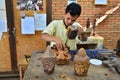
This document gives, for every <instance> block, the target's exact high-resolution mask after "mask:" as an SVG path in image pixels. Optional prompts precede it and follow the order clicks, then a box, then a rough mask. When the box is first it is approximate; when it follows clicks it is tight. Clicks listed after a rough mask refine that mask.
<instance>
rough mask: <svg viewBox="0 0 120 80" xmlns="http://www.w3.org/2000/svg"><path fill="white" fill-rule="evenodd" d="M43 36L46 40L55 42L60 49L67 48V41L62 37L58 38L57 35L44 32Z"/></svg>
mask: <svg viewBox="0 0 120 80" xmlns="http://www.w3.org/2000/svg"><path fill="white" fill-rule="evenodd" d="M42 38H43V39H44V40H46V41H50V42H51V41H52V42H55V43H56V46H57V49H58V50H61V49H63V50H64V49H65V43H64V42H63V41H62V40H61V39H59V38H57V37H56V36H52V35H49V34H47V33H45V34H42Z"/></svg>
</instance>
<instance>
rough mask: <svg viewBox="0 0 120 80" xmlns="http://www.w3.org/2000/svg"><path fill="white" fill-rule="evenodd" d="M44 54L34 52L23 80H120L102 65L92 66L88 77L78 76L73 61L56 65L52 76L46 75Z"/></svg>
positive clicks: (119, 77)
mask: <svg viewBox="0 0 120 80" xmlns="http://www.w3.org/2000/svg"><path fill="white" fill-rule="evenodd" d="M42 55H43V52H41V51H34V52H33V53H32V55H31V59H30V62H29V64H28V67H27V70H26V72H25V75H24V77H23V80H120V75H119V74H117V73H113V72H111V71H109V70H108V69H107V68H106V67H104V66H102V65H99V66H97V65H92V64H90V68H89V70H88V75H87V76H84V77H82V76H77V75H75V72H74V65H73V62H72V61H71V62H70V64H67V65H55V71H54V73H52V74H49V75H48V74H45V73H44V70H43V65H42V63H41V59H42Z"/></svg>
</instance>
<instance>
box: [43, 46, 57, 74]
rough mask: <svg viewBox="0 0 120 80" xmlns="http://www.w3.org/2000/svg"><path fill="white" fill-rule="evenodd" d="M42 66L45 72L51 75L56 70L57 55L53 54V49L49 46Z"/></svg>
mask: <svg viewBox="0 0 120 80" xmlns="http://www.w3.org/2000/svg"><path fill="white" fill-rule="evenodd" d="M42 64H43V68H44V72H45V73H47V74H51V73H53V72H54V69H55V55H54V54H53V52H52V50H51V48H50V47H49V46H48V47H47V49H46V51H45V53H44V54H43V58H42Z"/></svg>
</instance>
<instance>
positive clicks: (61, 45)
mask: <svg viewBox="0 0 120 80" xmlns="http://www.w3.org/2000/svg"><path fill="white" fill-rule="evenodd" d="M55 42H56V46H57V49H58V51H59V50H64V49H65V44H64V42H63V41H62V40H60V39H58V38H56V40H55Z"/></svg>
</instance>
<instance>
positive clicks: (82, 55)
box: [74, 48, 90, 76]
mask: <svg viewBox="0 0 120 80" xmlns="http://www.w3.org/2000/svg"><path fill="white" fill-rule="evenodd" d="M89 66H90V63H89V57H88V56H87V54H86V51H85V49H83V48H81V49H80V50H79V51H78V53H77V54H76V55H75V56H74V71H75V74H76V75H78V76H87V73H88V69H89Z"/></svg>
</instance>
